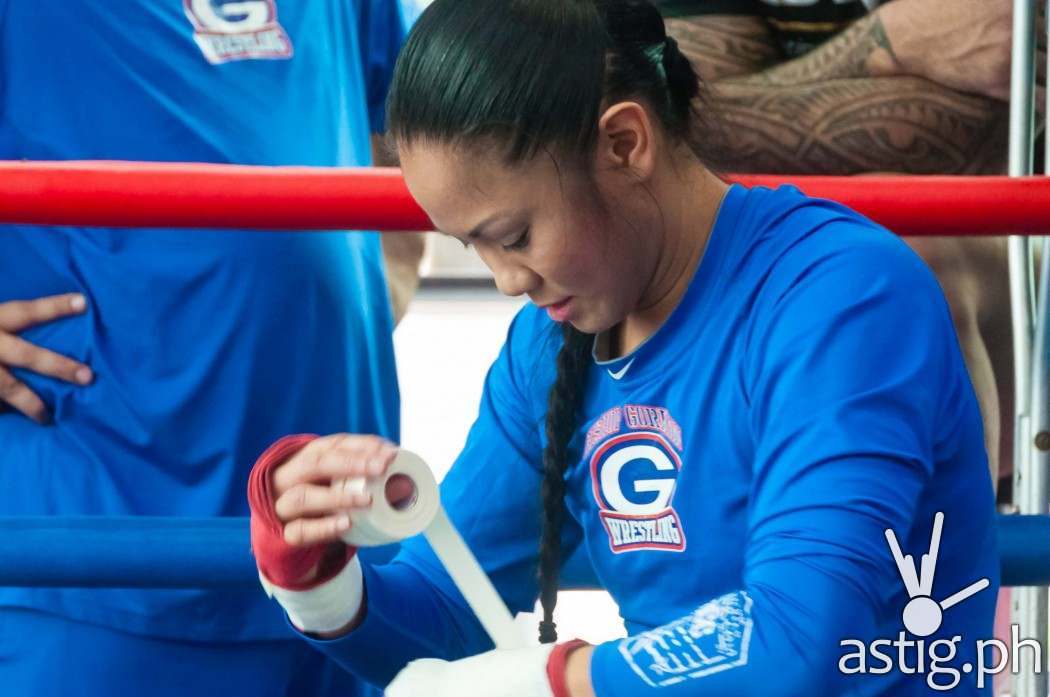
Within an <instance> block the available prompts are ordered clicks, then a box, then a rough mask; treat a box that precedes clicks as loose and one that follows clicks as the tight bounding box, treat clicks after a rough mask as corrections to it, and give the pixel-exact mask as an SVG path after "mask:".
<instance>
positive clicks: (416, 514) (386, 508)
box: [340, 450, 441, 547]
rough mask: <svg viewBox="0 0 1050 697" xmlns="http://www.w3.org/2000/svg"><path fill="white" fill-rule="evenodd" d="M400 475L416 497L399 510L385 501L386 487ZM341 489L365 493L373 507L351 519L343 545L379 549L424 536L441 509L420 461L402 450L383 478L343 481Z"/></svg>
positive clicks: (434, 487) (431, 480) (431, 477)
mask: <svg viewBox="0 0 1050 697" xmlns="http://www.w3.org/2000/svg"><path fill="white" fill-rule="evenodd" d="M398 475H403V476H406V477H408V478H409V479H410V480H412V483H413V484H414V485H415V493H414V495H413V496H412V497H411V498H409V499H408V500H407V501H404V502H401V503H400V504H399V505H398V506H396V507H395V506H392V505H390V502H389V501H387V499H386V485H387V482H388V481H390V479H391V478H392V477H395V476H398ZM340 486H343V487H345V489H346V490H347V491H356V492H363V493H368V494H370V495H371V496H372V505H371V507H369V508H367V509H359V510H357V511H355V512H353V513H352V514H351V515H350V520H351V523H352V524H351V526H350V530H348V531H347V533H346V534H345V535H343V541H345V542H346V543H347V544H350V545H354V546H355V547H378V546H380V545H387V544H391V543H394V542H400V541H401V540H404V539H406V538H409V537H412V536H414V535H418V534H419V533H421V532H423V530H425V529H426V528H427V526H429V525H430V523H431V521H433V520H434V516H436V515H437V512H438V509H439V508H440V507H441V496H440V494H439V493H438V485H437V480H436V479H434V473H433V472H431V471H430V468H429V467H427V464H426V463H425V462H423V458H421V457H419V455H416V454H415V453H413V452H409V451H408V450H401V451H400V452H399V453H398V454H397V457H396V458H395V459H394V461H393V462H392V463H391V464H390V466H389V467H388V468H387V471H386V474H384V475H383V476H381V477H373V478H371V479H364V478H358V479H346V480H343V481H342V483H341V484H340Z"/></svg>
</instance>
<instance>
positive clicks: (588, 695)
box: [565, 644, 594, 697]
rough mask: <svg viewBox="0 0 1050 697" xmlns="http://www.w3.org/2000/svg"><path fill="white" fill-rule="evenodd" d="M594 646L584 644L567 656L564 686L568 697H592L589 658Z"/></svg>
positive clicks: (592, 688)
mask: <svg viewBox="0 0 1050 697" xmlns="http://www.w3.org/2000/svg"><path fill="white" fill-rule="evenodd" d="M593 655H594V646H592V645H591V644H586V645H584V646H581V647H579V648H577V649H575V650H574V651H572V653H570V654H569V656H568V658H567V659H566V662H565V685H566V687H568V689H569V695H570V697H594V687H593V686H592V685H591V656H593Z"/></svg>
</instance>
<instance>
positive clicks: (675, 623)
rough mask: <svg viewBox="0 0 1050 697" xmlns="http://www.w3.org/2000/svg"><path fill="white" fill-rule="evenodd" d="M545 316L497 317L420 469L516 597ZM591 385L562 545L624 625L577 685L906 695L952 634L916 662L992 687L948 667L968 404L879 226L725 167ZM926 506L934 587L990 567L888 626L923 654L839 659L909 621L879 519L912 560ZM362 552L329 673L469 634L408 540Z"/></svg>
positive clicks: (971, 401)
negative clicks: (681, 292) (470, 409)
mask: <svg viewBox="0 0 1050 697" xmlns="http://www.w3.org/2000/svg"><path fill="white" fill-rule="evenodd" d="M558 336H559V334H558V332H557V329H556V327H555V326H554V325H553V323H552V322H551V321H550V320H549V319H548V318H547V317H546V316H545V314H544V313H543V312H542V311H540V310H538V309H537V308H535V307H533V306H529V307H526V308H525V309H524V310H522V312H521V313H520V314H519V315H518V316H517V318H516V319H515V321H514V323H513V325H512V327H511V329H510V333H509V336H508V338H507V342H506V344H505V346H504V348H503V350H502V353H501V354H500V356H499V358H498V359H497V361H496V363H495V364H494V365H493V366H492V368H491V370H490V372H489V375H488V378H487V381H486V384H485V390H484V394H483V396H482V401H481V407H480V413H479V415H478V419H477V421H476V423H475V424H474V426H473V428H472V430H471V432H470V435H469V438H468V440H467V443H466V447H465V448H464V450H463V453H462V455H461V456H460V457H459V459H458V460H457V462H456V463H455V465H454V467H453V468H452V470H451V472H450V473H449V475H448V477H447V478H446V480H445V481H444V483H443V485H442V498H443V501H444V505H445V506H446V508H447V509H448V510H449V512H450V515H451V516H452V517H453V519H454V521H455V522H456V524H457V526H458V527H459V529H460V531H461V532H462V534H463V535H464V537H465V538H466V539H467V541H468V543H469V544H470V546H471V547H472V549H473V550H474V552H475V554H476V555H477V556H478V558H479V560H480V561H481V563H482V565H483V566H484V568H485V569H486V571H487V572H488V573H489V574H490V575H491V577H492V579H493V581H494V582H495V584H496V586H497V588H498V589H499V591H500V592H501V594H502V596H503V597H504V599H505V600H506V602H507V603H508V605H509V606H510V607H511V609H512V610H514V611H523V610H531V609H532V607H533V605H534V602H535V599H536V597H537V592H538V589H537V586H536V581H535V568H536V559H537V549H538V537H539V520H540V495H539V489H540V483H541V479H542V474H541V472H542V468H541V463H540V454H541V452H542V448H543V444H544V436H543V420H544V411H545V404H546V397H547V391H548V388H549V386H550V384H551V381H552V380H553V378H554V368H553V364H554V360H553V359H554V354H555V352H556V351H557V348H558V345H559V340H558V338H557V337H558ZM587 385H588V387H587V393H586V397H585V403H584V407H583V415H582V416H581V418H580V419H579V426H578V428H577V431H576V436H575V438H574V441H573V445H574V448H575V452H576V453H577V454H578V458H577V459H576V460H575V461H574V462H572V463H571V466H570V467H569V470H568V473H567V483H568V493H567V498H566V502H567V506H568V510H569V512H570V514H571V516H570V518H569V520H568V521H567V523H566V525H565V528H564V532H563V538H564V539H563V546H564V549H565V551H566V553H569V552H572V551H574V550H575V551H579V549H580V547H581V546H582V548H583V549H584V550H585V551H586V553H587V554H588V555H589V557H590V560H591V562H592V565H593V567H594V571H595V573H596V577H597V579H598V581H599V582H600V584H601V585H602V586H603V587H604V588H606V589H607V590H608V591H609V592H610V593H611V594H612V596H613V598H614V599H615V600H616V602H617V603H618V604H619V607H620V611H621V614H622V615H623V618H624V620H625V621H626V625H627V628H628V633H629V635H630V636H629V637H628V638H627V639H624V640H619V641H612V642H608V643H605V644H602V645H600V646H598V647H597V649H596V651H595V654H594V657H593V661H592V680H593V683H594V689H595V692H596V694H597V695H598V696H599V697H628V696H630V697H637V696H639V695H648V694H653V695H657V694H658V695H704V697H717V696H719V695H733V696H735V697H740V696H745V695H752V694H754V695H763V697H770V696H771V695H781V694H783V695H817V694H842V693H844V692H848V693H850V694H860V695H893V696H894V697H899V696H901V695H914V694H925V693H927V692H930V691H931V688H930V686H929V683H927V679H928V678H929V673H930V672H931V671H930V665H929V663H930V653H929V651H930V648H929V647H930V645H931V644H932V642H934V641H935V640H938V639H946V640H950V639H951V638H952V637H956V636H958V637H960V639H959V640H958V641H956V642H955V643H954V644H952V646H954V647H955V652H954V653H955V655H954V657H953V660H951V661H944V662H941V663H938V667H939V672H938V673H937V674H936V675H935V676H934V677H933V680H936V681H937V684H938V685H944V684H946V683H948V682H950V681H951V679H952V674H951V673H950V672H948V668H949V667H954V668H955V669H956V670H958V671H959V672H958V675H957V677H958V679H959V680H960V683H961V684H960V685H959V686H958V687H957V692H960V693H963V694H988V693H989V692H988V690H989V688H987V687H986V688H984V690H978V688H977V687H976V676H975V673H974V672H971V673H969V674H966V673H963V672H962V671H963V670H964V668H963V666H964V664H965V663H969V664H970V665H971V668H972V667H973V666H974V664H975V662H976V657H975V651H976V648H975V646H976V641H977V640H978V639H982V638H988V637H990V636H991V629H992V618H993V612H994V606H995V594H996V588H997V586H998V568H997V550H996V546H995V536H994V527H993V523H994V505H993V493H992V485H991V481H990V477H989V474H988V470H987V461H986V457H985V452H984V444H983V439H982V427H981V419H980V414H979V411H978V406H977V401H976V398H975V396H974V393H973V389H972V387H971V385H970V382H969V378H968V376H967V373H966V369H965V366H964V364H963V359H962V356H961V353H960V350H959V347H958V344H957V340H956V338H955V334H954V330H953V327H952V321H951V316H950V312H949V309H948V307H947V304H946V302H945V300H944V298H943V296H942V294H941V292H940V290H939V288H938V286H937V282H936V280H935V278H934V277H933V275H932V274H931V272H930V271H929V269H928V268H927V267H926V266H925V265H924V264H923V263H922V261H921V260H919V259H918V257H916V256H915V255H914V254H913V253H912V252H911V251H910V250H909V249H908V248H907V247H906V245H904V244H903V243H902V242H901V241H900V240H898V239H897V238H895V237H894V236H893V235H892V234H890V233H888V232H887V231H885V230H883V229H881V228H879V227H878V226H876V225H874V224H873V223H871V222H870V221H867V220H865V219H863V218H862V217H860V216H858V215H857V214H855V213H853V212H851V211H849V210H847V209H845V208H843V207H841V206H838V205H835V204H832V203H829V202H826V201H818V200H813V199H808V198H806V197H804V196H802V195H801V194H799V193H798V192H797V191H796V190H794V189H792V188H789V187H785V188H781V189H778V190H776V191H770V190H767V189H753V190H747V189H744V188H741V187H739V186H735V187H732V188H731V189H730V190H729V192H728V193H727V195H726V198H725V200H724V202H723V204H722V207H721V210H720V212H719V215H718V218H717V222H716V224H715V226H714V228H713V231H712V233H711V238H710V241H709V243H708V247H707V249H706V251H705V253H704V257H703V259H702V261H701V264H700V266H699V268H698V270H697V271H696V274H695V277H694V279H693V280H692V282H691V285H690V287H689V289H688V290H687V292H686V294H685V296H684V297H683V298H682V301H681V302H680V304H679V306H678V307H677V308H676V309H675V310H674V312H673V313H672V314H671V316H670V317H669V318H668V319H667V321H666V322H665V324H664V325H663V326H662V327H661V328H660V329H659V331H657V333H656V334H654V335H653V336H652V337H650V338H649V340H647V341H646V342H645V343H644V344H642V345H641V346H640V347H638V348H637V349H636V350H635V351H633V352H632V353H631V354H629V355H627V356H624V357H622V358H619V359H616V360H613V361H608V362H602V361H600V360H597V359H596V360H595V361H594V363H593V365H592V366H591V368H590V374H589V376H588V382H587ZM937 512H942V513H944V515H945V522H944V530H943V536H942V539H941V543H940V550H939V562H938V564H937V565H936V576H935V578H934V581H933V585H932V597H933V598H934V599H935V600H937V601H942V600H944V599H946V598H948V597H949V596H951V595H952V594H954V593H956V592H957V591H959V590H961V589H963V588H964V587H967V586H969V585H970V584H971V583H973V582H975V581H978V580H979V579H982V578H987V579H988V580H989V586H990V587H989V588H986V589H985V590H983V591H980V592H978V593H977V594H976V595H974V596H973V597H970V598H968V599H966V600H964V601H962V602H961V603H959V604H958V605H955V606H953V607H950V608H947V609H945V610H944V611H943V624H942V625H941V626H940V628H939V629H938V630H937V631H936V632H935V633H934V634H933V635H931V636H928V637H926V638H925V643H924V647H923V648H922V649H918V647H917V645H916V646H913V647H911V648H908V646H907V645H905V648H904V656H903V659H902V660H903V664H904V665H903V668H905V669H914V668H915V667H916V665H917V661H918V654H919V653H922V654H923V659H924V664H926V665H925V670H924V672H922V673H919V674H915V675H905V674H904V673H903V672H902V671H901V670H900V668H901V667H902V666H900V665H897V664H898V663H899V662H900V659H899V658H898V653H897V650H896V649H893V648H886V646H885V645H883V647H882V649H881V653H883V654H886V653H891V654H893V663H894V666H893V670H890V671H889V672H888V673H887V674H883V675H872V674H868V675H843V674H842V672H843V671H847V672H850V671H854V672H855V669H857V668H859V666H860V657H859V656H856V655H853V656H852V658H851V657H849V654H856V649H855V648H850V647H851V646H856V645H855V644H844V643H843V642H846V641H848V640H856V641H860V642H864V644H865V645H870V643H871V642H872V641H875V640H879V639H883V640H886V641H892V640H899V638H900V637H899V633H900V632H902V631H905V627H904V624H903V619H902V617H903V616H902V612H903V610H904V608H905V605H906V603H907V601H908V595H907V593H906V588H905V584H904V582H903V581H902V578H901V575H900V573H899V572H898V568H897V566H896V564H895V563H894V558H893V555H892V554H891V551H890V546H889V544H888V542H887V538H886V533H885V531H886V530H892V531H893V533H894V535H895V537H896V539H898V540H899V542H900V546H901V548H902V550H903V553H904V554H910V555H914V558H915V559H920V557H921V555H922V554H924V553H926V552H927V551H928V550H929V547H930V539H931V529H932V527H933V522H934V517H935V513H937ZM918 566H919V564H918V563H916V567H918ZM364 573H365V584H366V588H367V597H368V601H367V602H368V605H367V615H366V617H365V620H364V622H363V624H362V625H361V626H360V627H359V628H358V629H356V630H355V631H354V632H352V633H350V634H349V635H347V636H345V637H343V638H340V639H338V640H334V641H328V642H316V643H317V645H318V646H319V647H321V648H322V650H324V651H326V652H327V653H329V654H330V655H332V656H334V657H335V658H337V659H338V660H340V661H342V662H343V664H344V665H346V666H347V667H348V668H350V669H351V670H354V671H356V672H359V673H360V674H362V675H364V676H365V677H367V678H368V679H370V680H372V681H375V682H377V683H385V682H387V681H389V680H390V679H391V678H392V677H393V676H394V675H395V674H396V672H397V671H398V670H399V669H400V668H401V667H402V666H403V665H404V664H405V663H406V662H407V661H408V660H411V659H413V658H416V657H421V656H438V657H443V658H447V659H453V658H457V657H461V656H464V655H467V654H471V653H475V652H478V651H481V650H484V649H486V648H489V647H490V643H489V641H488V639H487V638H486V637H485V636H484V634H483V632H482V631H481V629H480V627H479V625H478V623H477V622H476V620H475V619H474V618H473V617H472V616H471V614H470V612H469V610H468V609H467V607H466V606H465V604H464V601H463V599H462V597H461V596H460V594H459V593H458V592H457V591H456V589H455V588H454V586H453V585H452V584H451V582H450V580H449V578H448V576H447V575H446V574H445V573H444V571H443V570H442V568H441V567H440V565H439V563H438V562H437V561H436V559H435V557H434V556H433V554H432V552H431V551H430V550H429V548H428V547H427V545H426V543H425V542H424V541H423V540H422V539H415V540H411V541H409V542H407V543H406V545H405V546H404V548H403V550H402V552H401V553H400V555H399V556H398V558H397V559H395V561H394V562H393V563H391V564H389V565H386V566H380V567H368V566H366V568H365V571H364ZM904 639H905V640H910V641H914V640H915V639H917V637H914V636H912V635H911V634H909V633H906V634H905V635H904ZM945 650H946V649H945V645H941V647H940V649H938V651H939V653H938V654H937V655H939V656H942V657H944V656H946V653H945ZM873 656H875V654H874V653H872V654H867V655H866V656H865V659H864V665H865V667H867V668H870V669H881V668H882V667H883V662H882V661H880V660H875V659H874V658H872V657H873ZM869 672H870V671H869Z"/></svg>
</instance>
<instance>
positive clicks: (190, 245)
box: [0, 0, 404, 691]
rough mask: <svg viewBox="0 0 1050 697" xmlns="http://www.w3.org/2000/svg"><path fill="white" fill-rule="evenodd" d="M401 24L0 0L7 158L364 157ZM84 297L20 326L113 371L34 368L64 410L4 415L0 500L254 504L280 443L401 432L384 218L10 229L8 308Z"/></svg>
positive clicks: (315, 10) (108, 617)
mask: <svg viewBox="0 0 1050 697" xmlns="http://www.w3.org/2000/svg"><path fill="white" fill-rule="evenodd" d="M403 33H404V27H403V26H402V22H401V16H400V12H399V8H398V6H397V5H396V4H395V3H393V2H390V0H338V1H324V2H315V1H306V0H303V1H300V2H286V1H282V2H278V3H274V2H247V3H234V2H208V1H207V0H204V1H199V0H193V1H191V0H185V1H184V0H120V1H119V2H97V1H92V0H77V1H75V2H70V1H68V0H0V159H3V160H19V159H30V160H67V159H72V160H78V159H114V160H160V161H190V162H222V163H226V162H232V163H238V164H258V165H310V166H326V167H327V166H352V165H359V166H366V165H368V164H369V163H370V162H371V151H370V147H371V146H370V142H369V134H370V132H372V131H375V130H381V128H382V124H383V120H384V118H385V112H384V108H383V104H384V99H385V95H386V90H387V85H388V84H389V82H390V80H391V78H392V74H393V68H394V61H395V59H396V57H397V52H398V48H399V46H400V44H401V39H402V36H403ZM69 292H79V293H82V294H83V295H84V296H85V297H86V298H87V308H88V309H87V311H86V312H85V313H83V314H81V315H78V316H74V317H67V318H64V319H62V320H60V321H56V322H51V323H48V324H43V325H38V326H35V327H32V328H30V329H29V330H27V331H25V332H23V333H22V337H23V338H25V339H26V340H27V341H30V342H32V343H34V344H36V345H38V346H41V347H43V348H47V349H50V350H52V351H56V352H58V353H61V354H64V355H67V356H70V357H72V358H74V359H77V360H79V361H83V362H85V363H87V364H88V365H90V366H91V368H92V370H93V371H94V374H95V379H94V381H93V382H92V384H90V385H88V386H77V385H71V384H68V383H64V382H62V381H59V380H55V379H52V378H48V377H44V376H42V375H39V374H36V373H33V372H31V371H25V370H16V371H15V373H16V375H17V376H18V378H19V379H20V380H22V381H24V382H25V383H26V385H28V386H29V388H30V389H32V390H33V391H34V392H35V393H36V394H38V395H39V396H40V398H41V399H42V400H43V401H44V403H45V404H46V405H47V407H48V409H49V411H50V412H51V414H52V415H53V417H54V423H53V424H52V425H49V426H39V425H37V424H35V423H33V422H32V421H30V420H29V419H28V418H26V417H25V416H23V415H22V414H20V413H18V412H14V411H0V515H9V516H50V515H63V516H79V515H107V516H123V515H153V516H178V517H211V516H243V515H247V513H248V506H247V501H246V500H245V497H244V489H245V485H246V482H247V481H248V472H249V470H250V468H251V463H252V462H253V461H254V460H255V458H257V457H258V456H259V454H260V453H261V452H262V451H263V450H264V449H265V448H266V446H267V445H268V444H269V443H272V442H273V441H274V440H276V439H277V438H279V437H280V436H282V435H284V434H287V433H298V432H311V433H330V432H335V431H355V432H360V433H377V434H381V435H383V436H385V437H387V438H390V439H392V440H396V439H397V438H398V437H399V430H400V425H399V413H398V411H399V399H398V386H397V375H396V373H395V366H394V346H393V341H392V338H391V332H392V329H393V320H392V317H391V311H390V303H389V296H388V291H387V286H386V281H385V277H384V269H383V256H382V250H381V247H380V239H379V236H378V234H376V233H366V232H360V233H352V234H351V233H347V232H331V233H311V234H302V233H296V232H257V231H247V232H246V231H241V232H236V231H229V230H170V229H148V230H138V229H136V230H126V229H110V228H95V229H79V228H70V227H37V226H26V225H0V302H4V301H8V300H22V299H32V298H39V297H43V296H46V295H51V294H57V293H69ZM247 544H248V542H247V540H245V545H247ZM129 553H134V552H132V551H129ZM56 563H61V560H60V559H59V560H56ZM0 606H2V607H23V608H30V609H34V610H37V611H40V612H47V613H52V614H57V615H60V616H62V617H65V618H69V619H73V620H77V621H80V622H86V623H91V624H98V625H102V626H106V627H112V628H118V629H120V630H121V631H124V632H131V633H135V634H140V635H147V636H156V637H165V638H172V639H186V640H193V641H256V640H264V639H291V638H292V637H293V635H292V634H291V633H290V632H289V631H288V628H287V627H286V626H285V625H284V623H283V622H282V621H281V618H280V616H278V615H275V614H274V613H273V612H271V611H270V606H269V602H268V600H267V598H266V596H265V594H264V593H263V592H262V590H261V589H259V590H258V591H257V592H249V593H245V592H242V591H231V590H228V589H226V590H223V589H199V590H198V589H193V590H153V589H150V590H134V589H101V588H98V589H96V588H88V589H74V588H69V589H65V588H62V589H60V588H0ZM0 691H2V690H0Z"/></svg>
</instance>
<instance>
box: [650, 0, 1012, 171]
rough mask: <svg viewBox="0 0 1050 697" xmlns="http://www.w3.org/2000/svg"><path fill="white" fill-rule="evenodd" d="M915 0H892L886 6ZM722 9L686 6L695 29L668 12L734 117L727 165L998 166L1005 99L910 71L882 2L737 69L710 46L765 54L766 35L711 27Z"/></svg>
mask: <svg viewBox="0 0 1050 697" xmlns="http://www.w3.org/2000/svg"><path fill="white" fill-rule="evenodd" d="M910 3H911V0H894V2H891V3H890V4H889V5H886V6H884V7H883V9H887V8H889V7H892V6H894V5H898V4H903V5H904V6H905V7H906V8H907V7H908V5H909V4H910ZM716 19H717V20H721V19H726V18H715V17H696V18H690V19H688V20H685V22H686V23H687V24H688V30H689V31H688V32H687V31H686V28H685V27H684V26H683V25H682V24H680V23H679V22H680V21H681V20H678V21H675V20H670V21H669V22H668V29H669V31H671V33H672V34H673V35H674V36H675V38H676V39H678V40H679V42H680V44H679V45H680V46H681V47H682V50H683V51H684V52H685V53H686V55H687V56H688V57H689V58H690V59H691V60H692V62H693V64H694V65H695V66H697V68H698V70H699V71H700V73H701V75H703V76H705V77H707V78H708V79H709V86H710V88H711V89H710V92H711V103H710V104H709V106H710V107H713V108H714V109H716V110H717V111H718V112H719V114H720V116H722V121H723V122H724V124H725V125H726V126H727V128H726V129H725V134H724V135H722V139H723V140H724V144H725V146H726V147H725V148H724V150H725V153H726V154H725V156H724V158H723V162H722V165H723V167H725V168H726V169H728V170H731V171H736V172H769V173H777V172H791V173H795V174H855V173H860V172H870V171H896V172H904V173H916V174H918V173H943V174H949V173H954V174H961V173H991V172H998V171H1001V169H1002V168H1003V166H1004V162H1003V154H1004V153H1005V152H1006V148H1005V140H1004V138H1005V136H1006V116H1007V108H1006V105H1005V104H1003V103H1002V102H999V101H997V100H994V99H989V98H986V97H981V96H977V95H973V94H966V93H962V92H959V91H956V90H954V89H951V88H948V87H944V86H942V85H940V84H937V83H935V82H933V81H931V80H928V79H924V78H922V77H915V76H908V75H906V74H903V70H902V67H901V63H900V59H899V57H898V56H897V54H896V52H895V51H894V47H893V44H892V43H891V41H890V39H889V37H888V35H887V32H886V29H885V28H884V27H883V25H882V22H881V17H880V15H879V14H878V13H875V14H872V15H868V16H867V17H865V18H863V19H861V20H858V21H857V22H855V23H853V24H852V25H851V26H850V27H849V28H847V29H846V30H845V31H843V32H841V33H840V34H839V35H837V36H836V37H834V38H833V39H831V40H829V41H827V42H825V43H824V44H822V45H821V46H820V47H818V48H816V49H814V50H813V51H810V52H809V53H807V54H806V55H804V56H802V57H800V58H797V59H795V60H792V61H788V62H785V63H781V64H780V65H774V66H772V67H765V68H763V67H759V68H758V69H757V70H754V71H752V72H751V73H750V74H746V75H743V76H740V74H739V73H735V76H733V77H726V72H725V71H724V69H723V68H722V67H721V66H722V65H724V59H723V62H722V63H719V62H718V60H717V59H716V58H715V56H714V54H716V53H717V52H719V51H721V52H722V54H723V55H728V56H730V57H733V58H740V57H744V56H748V55H760V56H768V55H770V54H769V53H763V52H761V51H758V50H756V49H755V48H754V46H753V44H752V43H750V42H755V41H758V40H759V39H758V37H760V36H761V35H760V33H759V31H758V30H757V29H752V30H751V32H750V33H749V34H748V35H747V36H748V37H749V42H747V41H743V40H742V39H741V38H725V37H723V38H721V39H719V38H717V37H716V36H710V35H717V34H719V33H720V32H721V31H722V28H721V27H720V26H719V25H718V24H717V23H716ZM733 19H740V18H733ZM897 19H898V18H895V20H894V21H897ZM759 21H761V20H759ZM767 38H768V40H769V41H770V42H772V38H771V37H769V36H768V34H767ZM720 42H721V43H720ZM758 62H759V61H755V63H758ZM712 65H714V66H715V68H714V69H712V68H711V67H710V66H712ZM711 75H714V76H715V79H714V81H713V82H710V76H711ZM719 75H721V77H719ZM883 76H892V77H883Z"/></svg>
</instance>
